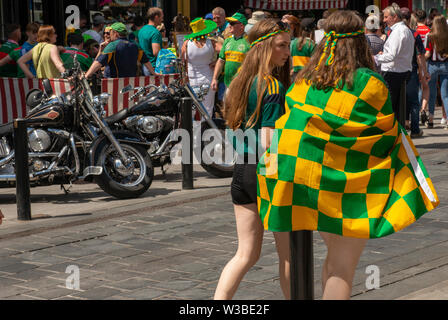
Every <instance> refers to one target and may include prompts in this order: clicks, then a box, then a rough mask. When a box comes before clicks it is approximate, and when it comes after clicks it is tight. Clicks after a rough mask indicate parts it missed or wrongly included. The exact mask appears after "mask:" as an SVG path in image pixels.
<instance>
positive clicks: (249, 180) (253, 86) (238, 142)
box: [214, 19, 291, 300]
mask: <svg viewBox="0 0 448 320" xmlns="http://www.w3.org/2000/svg"><path fill="white" fill-rule="evenodd" d="M248 42H249V43H250V44H251V49H250V50H249V51H248V52H247V55H246V58H245V59H244V62H243V64H242V65H241V68H240V70H239V73H238V74H237V76H236V77H235V78H234V79H233V81H232V82H231V84H230V87H229V89H228V90H229V91H228V94H227V98H226V100H225V108H224V110H225V111H224V112H225V114H224V118H225V119H226V121H227V125H228V127H229V128H230V129H231V130H228V134H229V136H231V137H230V139H229V140H230V141H233V142H234V148H235V150H236V151H237V153H238V155H239V161H238V162H237V164H236V165H235V169H234V173H233V181H232V185H231V195H232V201H233V204H234V210H235V218H236V225H237V233H238V250H237V252H236V254H235V256H234V257H233V258H232V259H231V260H230V261H229V262H228V263H227V265H226V266H225V267H224V270H223V271H222V274H221V277H220V279H219V282H218V286H217V288H216V292H215V297H214V298H215V299H217V300H221V299H231V298H232V297H233V295H234V294H235V292H236V290H237V288H238V286H239V284H240V282H241V280H242V278H243V277H244V275H245V274H246V273H247V272H248V271H249V269H250V268H251V267H252V266H253V265H254V264H255V263H256V262H257V261H258V258H259V256H260V252H261V246H262V241H263V233H264V231H263V225H262V223H261V220H260V217H259V215H258V209H257V176H256V168H257V161H258V155H261V154H262V153H263V152H264V150H266V148H268V147H269V145H270V141H271V139H272V133H273V131H274V130H273V128H274V126H275V121H276V120H277V119H278V118H279V117H280V116H281V115H282V114H283V113H284V99H285V88H288V87H289V85H290V76H289V72H290V66H289V59H290V51H289V45H290V42H291V38H290V35H289V30H288V27H287V25H286V24H284V23H282V22H277V23H276V22H275V21H274V20H272V19H265V20H263V21H260V22H258V23H257V24H255V26H254V27H253V28H252V29H251V31H250V32H249V35H248ZM238 133H240V134H238ZM244 136H246V137H248V138H249V139H248V140H246V139H245V138H244ZM274 237H275V241H276V245H277V249H278V254H279V260H280V267H279V268H280V284H281V287H282V290H283V293H284V295H285V297H286V298H287V299H288V298H289V235H288V233H275V234H274Z"/></svg>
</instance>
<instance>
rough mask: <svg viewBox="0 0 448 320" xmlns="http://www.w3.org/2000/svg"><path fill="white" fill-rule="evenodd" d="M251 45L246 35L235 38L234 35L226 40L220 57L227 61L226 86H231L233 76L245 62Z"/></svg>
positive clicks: (225, 70) (225, 71) (225, 67)
mask: <svg viewBox="0 0 448 320" xmlns="http://www.w3.org/2000/svg"><path fill="white" fill-rule="evenodd" d="M249 49H250V45H249V42H247V39H246V37H245V36H242V37H241V38H238V39H235V38H234V37H233V36H232V37H230V38H227V39H226V40H224V43H223V45H222V49H221V52H220V53H219V58H220V59H221V60H224V61H225V62H226V64H225V66H224V83H225V85H226V87H229V86H230V82H232V80H233V77H234V76H235V74H236V73H237V71H238V69H239V68H240V66H241V64H242V63H243V60H244V57H245V56H246V52H247V51H249Z"/></svg>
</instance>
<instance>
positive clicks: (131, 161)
mask: <svg viewBox="0 0 448 320" xmlns="http://www.w3.org/2000/svg"><path fill="white" fill-rule="evenodd" d="M62 77H63V78H65V79H68V80H69V81H70V84H71V88H72V89H71V91H70V92H66V93H64V94H61V95H60V96H56V95H55V94H54V93H53V90H52V87H51V84H50V81H49V80H48V79H45V80H43V87H44V91H43V92H42V91H40V90H37V89H34V90H32V91H30V92H29V93H28V94H27V98H26V100H27V105H28V107H30V108H31V110H30V112H29V113H28V115H27V116H26V117H25V119H26V122H27V126H28V140H29V153H28V157H29V175H30V184H31V186H39V185H53V184H61V186H62V187H63V184H70V186H71V184H72V183H73V182H74V181H77V180H86V181H90V182H91V181H95V182H96V183H97V184H98V185H99V186H100V187H101V189H103V190H104V191H105V192H106V193H108V194H110V195H112V196H114V197H116V198H120V199H124V198H134V197H138V196H139V195H141V194H143V193H144V192H145V191H146V190H148V188H149V186H150V185H151V183H152V179H153V176H154V169H153V166H152V162H151V158H150V157H149V155H148V154H147V152H146V149H147V147H148V144H147V143H145V141H142V140H141V139H139V137H138V136H137V135H135V134H132V133H130V132H120V131H117V132H112V131H111V129H110V128H109V126H108V125H107V123H106V122H105V121H104V119H103V116H104V115H105V112H104V105H105V103H106V101H107V100H108V98H109V94H107V93H103V94H101V95H98V96H93V95H92V92H91V89H90V87H89V85H88V83H87V80H86V78H85V77H84V73H83V72H82V70H81V68H80V64H79V62H78V61H77V59H76V57H74V67H73V68H72V69H70V70H69V71H67V72H66V73H65V74H63V75H62ZM13 131H14V130H13V123H8V124H6V125H1V126H0V187H11V186H14V185H15V181H16V176H15V173H14V172H15V169H14V165H15V161H14V160H15V153H14V142H13ZM64 190H65V188H64Z"/></svg>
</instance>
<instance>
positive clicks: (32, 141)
mask: <svg viewBox="0 0 448 320" xmlns="http://www.w3.org/2000/svg"><path fill="white" fill-rule="evenodd" d="M28 141H29V145H30V148H31V150H32V151H34V152H44V151H47V150H48V149H49V148H50V147H51V137H50V135H49V134H48V133H47V132H46V131H44V130H42V129H31V130H30V131H28Z"/></svg>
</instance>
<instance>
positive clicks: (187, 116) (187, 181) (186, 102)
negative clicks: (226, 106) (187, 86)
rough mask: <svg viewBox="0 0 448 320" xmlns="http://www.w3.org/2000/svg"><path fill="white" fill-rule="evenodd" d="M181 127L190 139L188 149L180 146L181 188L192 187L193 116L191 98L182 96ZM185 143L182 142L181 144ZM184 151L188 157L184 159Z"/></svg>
mask: <svg viewBox="0 0 448 320" xmlns="http://www.w3.org/2000/svg"><path fill="white" fill-rule="evenodd" d="M181 128H182V129H184V130H186V131H187V133H188V137H189V139H190V143H189V148H190V150H183V148H182V189H186V190H190V189H193V116H192V100H191V98H182V105H181ZM184 145H185V144H184V143H183V144H182V146H184ZM184 152H189V159H185V157H184ZM184 159H185V160H187V163H185V161H184Z"/></svg>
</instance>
